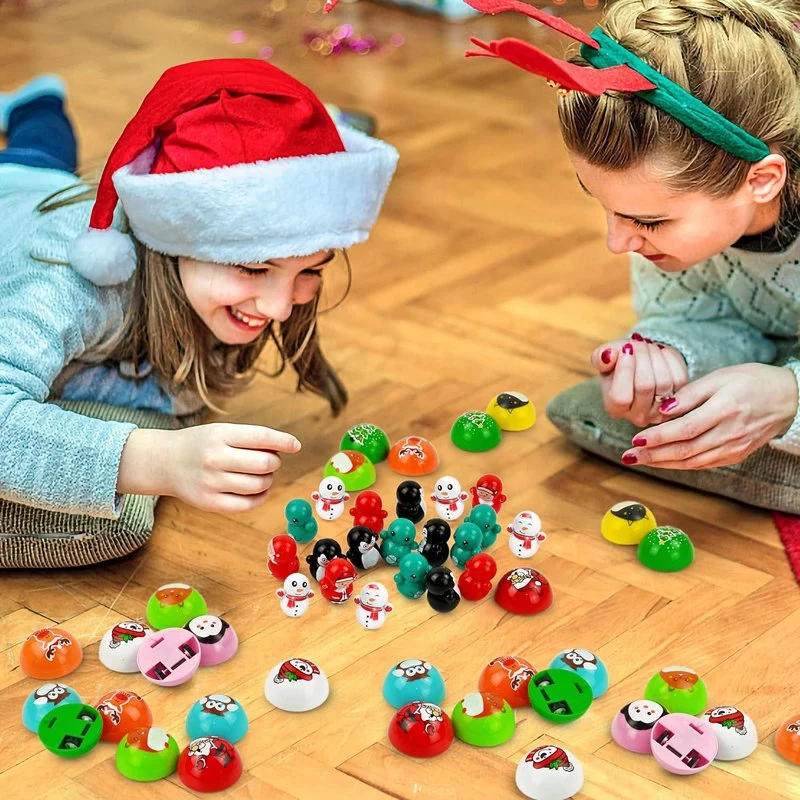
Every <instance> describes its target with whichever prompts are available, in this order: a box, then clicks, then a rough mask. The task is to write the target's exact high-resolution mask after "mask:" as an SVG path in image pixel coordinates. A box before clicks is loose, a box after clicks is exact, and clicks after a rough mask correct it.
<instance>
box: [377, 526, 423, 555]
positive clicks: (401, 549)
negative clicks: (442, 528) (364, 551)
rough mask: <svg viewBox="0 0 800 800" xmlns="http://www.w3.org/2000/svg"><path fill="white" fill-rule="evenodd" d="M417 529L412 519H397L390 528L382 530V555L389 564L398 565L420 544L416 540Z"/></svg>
mask: <svg viewBox="0 0 800 800" xmlns="http://www.w3.org/2000/svg"><path fill="white" fill-rule="evenodd" d="M416 535H417V529H416V528H415V527H414V523H413V522H412V521H411V520H410V519H404V518H401V519H396V520H395V521H394V522H392V523H391V524H390V525H389V529H388V530H385V531H381V539H382V540H383V541H382V542H381V556H382V557H383V560H384V561H385V562H386V563H387V564H391V565H392V566H397V565H398V564H399V563H400V560H401V559H402V558H403V556H407V555H408V554H409V553H410V552H411V551H412V550H416V549H417V547H419V545H418V544H417V541H416V538H415V537H416Z"/></svg>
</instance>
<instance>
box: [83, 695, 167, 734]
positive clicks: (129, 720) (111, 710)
mask: <svg viewBox="0 0 800 800" xmlns="http://www.w3.org/2000/svg"><path fill="white" fill-rule="evenodd" d="M94 707H95V708H96V709H97V710H98V711H99V712H100V715H101V717H102V719H103V734H102V736H101V737H100V738H101V739H102V740H103V741H104V742H119V741H120V740H121V739H122V737H123V736H124V735H125V734H126V733H130V732H131V731H135V730H136V729H137V728H141V727H145V726H150V725H152V724H153V712H152V711H151V710H150V706H148V705H147V703H146V702H145V701H144V699H143V698H142V697H140V696H139V695H138V694H136V692H128V691H125V690H122V689H117V690H116V691H113V692H106V693H105V694H104V695H103V696H102V697H101V698H100V699H99V700H98V701H97V702H96V703H95V704H94Z"/></svg>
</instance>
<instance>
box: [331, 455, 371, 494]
mask: <svg viewBox="0 0 800 800" xmlns="http://www.w3.org/2000/svg"><path fill="white" fill-rule="evenodd" d="M322 476H323V477H324V478H340V479H341V481H342V483H344V488H345V490H346V491H348V492H361V491H363V490H364V489H369V487H370V486H372V484H373V483H375V481H376V480H377V475H376V474H375V467H374V465H373V463H372V462H371V461H370V460H369V459H368V458H367V457H366V456H365V455H364V454H363V453H359V452H358V450H340V451H339V452H338V453H335V454H334V455H332V456H331V457H330V458H329V459H328V463H327V464H326V465H325V470H324V472H323V473H322Z"/></svg>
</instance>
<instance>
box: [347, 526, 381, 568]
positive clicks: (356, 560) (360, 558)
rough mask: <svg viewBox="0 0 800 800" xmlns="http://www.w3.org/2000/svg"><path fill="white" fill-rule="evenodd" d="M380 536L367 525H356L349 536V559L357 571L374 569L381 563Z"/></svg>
mask: <svg viewBox="0 0 800 800" xmlns="http://www.w3.org/2000/svg"><path fill="white" fill-rule="evenodd" d="M377 543H378V534H377V533H375V531H373V530H372V528H368V527H367V526H366V525H355V526H354V527H352V528H350V531H349V532H348V534H347V544H348V548H347V553H346V555H347V558H348V559H350V561H351V562H352V564H353V566H354V567H356V568H357V569H362V570H363V569H372V568H373V567H374V566H376V565H377V564H378V563H380V561H381V551H380V550H378V548H377Z"/></svg>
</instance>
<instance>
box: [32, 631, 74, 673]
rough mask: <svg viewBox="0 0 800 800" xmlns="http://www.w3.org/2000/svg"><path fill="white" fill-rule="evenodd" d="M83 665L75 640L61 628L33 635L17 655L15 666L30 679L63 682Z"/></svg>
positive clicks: (36, 632)
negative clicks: (59, 680) (65, 677)
mask: <svg viewBox="0 0 800 800" xmlns="http://www.w3.org/2000/svg"><path fill="white" fill-rule="evenodd" d="M81 661H83V649H82V648H81V646H80V644H78V640H77V639H76V638H75V637H74V636H73V635H72V634H71V633H68V632H67V631H65V630H64V629H63V628H41V629H40V630H38V631H34V632H33V633H32V634H31V635H30V636H29V637H28V638H27V639H26V640H25V641H24V642H23V643H22V647H21V648H20V651H19V665H20V667H22V671H23V672H24V673H25V674H26V675H28V676H30V677H31V678H37V679H38V680H40V681H50V680H53V679H55V678H63V677H64V675H69V673H70V672H72V671H73V670H75V669H77V668H78V665H79V664H80V663H81Z"/></svg>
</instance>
